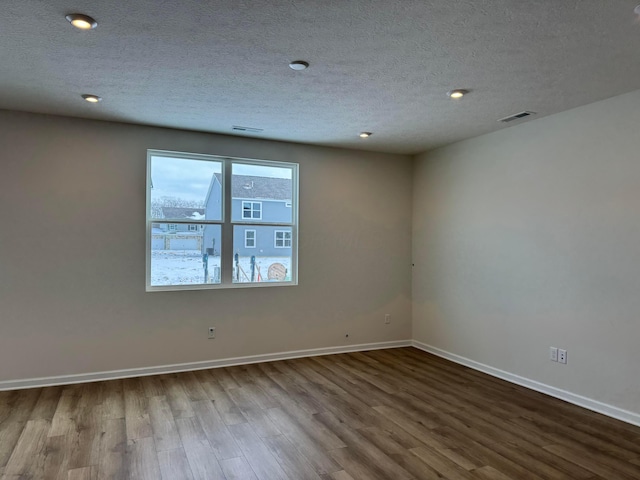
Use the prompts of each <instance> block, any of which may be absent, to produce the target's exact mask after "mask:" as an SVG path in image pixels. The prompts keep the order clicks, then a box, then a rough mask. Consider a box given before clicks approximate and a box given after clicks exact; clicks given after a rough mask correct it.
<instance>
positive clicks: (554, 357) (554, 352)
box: [549, 347, 558, 362]
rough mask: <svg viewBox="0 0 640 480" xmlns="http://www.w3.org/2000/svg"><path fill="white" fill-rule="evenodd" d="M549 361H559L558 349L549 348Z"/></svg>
mask: <svg viewBox="0 0 640 480" xmlns="http://www.w3.org/2000/svg"><path fill="white" fill-rule="evenodd" d="M549 360H551V361H552V362H557V361H558V347H549Z"/></svg>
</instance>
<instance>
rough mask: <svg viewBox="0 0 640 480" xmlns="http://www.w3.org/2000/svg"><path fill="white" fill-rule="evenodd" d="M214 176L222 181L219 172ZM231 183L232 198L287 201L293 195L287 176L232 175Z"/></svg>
mask: <svg viewBox="0 0 640 480" xmlns="http://www.w3.org/2000/svg"><path fill="white" fill-rule="evenodd" d="M214 178H215V179H216V180H217V181H218V182H219V183H222V181H221V179H222V176H221V175H220V174H219V173H216V174H214ZM212 183H213V181H212ZM231 183H232V185H231V196H232V197H233V198H249V199H256V200H284V201H287V200H291V198H292V197H293V192H292V185H293V183H292V182H291V179H288V178H274V177H259V176H253V175H234V176H233V180H232V182H231ZM209 191H211V189H209ZM208 196H209V194H207V198H208Z"/></svg>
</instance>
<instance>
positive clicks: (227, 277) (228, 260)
mask: <svg viewBox="0 0 640 480" xmlns="http://www.w3.org/2000/svg"><path fill="white" fill-rule="evenodd" d="M154 156H160V157H162V156H165V157H171V158H184V159H185V160H208V161H216V162H220V163H222V179H223V182H222V205H221V207H222V218H221V219H220V220H191V219H189V220H188V221H184V222H182V221H175V220H174V221H172V222H171V223H172V224H175V225H176V226H177V225H178V224H182V223H194V224H200V225H202V226H203V227H205V226H206V225H220V228H221V231H222V237H221V242H220V243H221V245H220V247H219V248H221V251H222V252H223V254H222V256H221V260H220V261H221V283H210V284H191V285H162V286H160V285H153V286H152V285H151V243H152V227H151V224H152V222H153V223H160V224H162V223H169V222H166V221H162V220H161V219H158V218H151V216H150V215H151V188H150V185H151V158H152V157H154ZM233 163H238V164H246V165H256V166H265V165H267V166H273V167H280V168H287V169H290V170H291V181H292V210H291V222H265V221H262V223H261V224H262V225H264V226H269V225H271V226H282V227H287V228H288V229H291V238H292V240H291V265H290V268H289V278H290V279H289V280H288V281H282V282H274V281H270V282H256V283H235V282H233V268H234V259H233V229H234V226H237V225H254V224H255V220H258V219H253V220H254V222H251V221H250V220H249V219H242V218H241V219H240V220H238V221H234V220H233V219H232V216H231V209H232V195H231V188H230V186H231V181H232V171H231V170H232V164H233ZM298 192H299V165H298V164H297V163H292V162H278V161H273V160H256V159H248V158H240V157H223V156H218V155H206V154H197V153H184V152H175V151H168V150H153V149H149V150H147V186H146V198H147V208H146V217H147V218H146V224H147V228H146V230H147V242H146V290H147V291H148V292H161V291H177V290H218V289H224V288H266V287H277V286H283V287H290V286H296V285H298V224H299V223H298V222H299V205H298V202H299V194H298ZM240 216H242V214H241V215H240ZM260 217H261V218H262V207H261V212H260ZM176 228H177V227H176Z"/></svg>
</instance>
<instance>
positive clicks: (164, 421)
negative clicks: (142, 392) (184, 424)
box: [149, 396, 182, 452]
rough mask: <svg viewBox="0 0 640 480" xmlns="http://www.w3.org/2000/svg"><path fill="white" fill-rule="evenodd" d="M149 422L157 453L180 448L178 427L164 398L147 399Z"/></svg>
mask: <svg viewBox="0 0 640 480" xmlns="http://www.w3.org/2000/svg"><path fill="white" fill-rule="evenodd" d="M149 420H150V421H151V427H152V429H153V438H154V440H155V446H156V448H157V449H158V451H159V452H161V451H163V450H175V449H176V448H181V447H182V442H181V440H180V435H179V434H178V427H177V426H176V421H175V418H174V416H173V413H172V410H171V407H170V406H169V402H168V401H167V398H166V397H164V396H162V397H151V398H149Z"/></svg>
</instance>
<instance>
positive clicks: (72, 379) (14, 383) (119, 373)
mask: <svg viewBox="0 0 640 480" xmlns="http://www.w3.org/2000/svg"><path fill="white" fill-rule="evenodd" d="M410 346H411V340H398V341H393V342H378V343H363V344H359V345H345V346H343V347H327V348H312V349H308V350H294V351H290V352H280V353H268V354H264V355H250V356H246V357H234V358H224V359H220V360H207V361H204V362H191V363H178V364H175V365H161V366H157V367H143V368H130V369H126V370H111V371H108V372H96V373H81V374H75V375H60V376H55V377H42V378H28V379H24V380H5V381H0V391H2V390H19V389H24V388H36V387H51V386H53V385H69V384H73V383H87V382H98V381H102V380H115V379H118V378H130V377H145V376H148V375H159V374H164V373H177V372H188V371H192V370H206V369H208V368H220V367H230V366H233V365H248V364H250V363H262V362H274V361H277V360H288V359H291V358H302V357H316V356H319V355H332V354H336V353H348V352H362V351H365V350H381V349H384V348H399V347H410Z"/></svg>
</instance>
